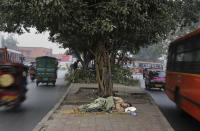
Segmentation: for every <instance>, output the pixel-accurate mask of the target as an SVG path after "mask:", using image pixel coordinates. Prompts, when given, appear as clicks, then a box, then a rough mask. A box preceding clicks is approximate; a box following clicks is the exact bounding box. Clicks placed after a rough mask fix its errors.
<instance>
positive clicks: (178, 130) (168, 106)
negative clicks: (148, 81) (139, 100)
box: [134, 75, 200, 131]
mask: <svg viewBox="0 0 200 131" xmlns="http://www.w3.org/2000/svg"><path fill="white" fill-rule="evenodd" d="M134 78H135V79H139V80H140V84H141V87H142V88H144V87H145V86H144V80H143V79H142V76H140V75H135V76H134ZM148 93H149V94H150V95H151V96H152V97H153V99H154V100H155V102H156V104H157V105H158V107H159V108H160V110H161V111H162V113H163V114H164V116H165V117H166V118H167V120H168V121H169V123H170V124H171V126H172V127H173V128H174V130H175V131H200V123H198V122H197V121H196V120H194V119H193V118H192V117H190V116H189V115H187V114H186V113H183V112H181V111H180V110H179V109H178V108H177V107H176V105H175V104H174V103H173V102H172V101H171V100H169V98H168V97H167V96H166V95H165V93H164V92H163V91H160V90H159V89H158V90H157V89H152V90H151V91H148Z"/></svg>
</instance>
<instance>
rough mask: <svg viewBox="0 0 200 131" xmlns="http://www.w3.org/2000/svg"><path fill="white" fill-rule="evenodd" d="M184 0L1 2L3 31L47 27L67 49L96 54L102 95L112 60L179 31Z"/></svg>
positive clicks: (109, 84)
mask: <svg viewBox="0 0 200 131" xmlns="http://www.w3.org/2000/svg"><path fill="white" fill-rule="evenodd" d="M180 3H181V4H184V3H183V0H180V1H179V0H177V1H174V0H139V1H136V0H29V1H27V0H2V1H0V30H2V31H6V32H16V33H19V34H20V33H23V32H24V31H28V29H29V28H30V27H35V28H36V29H37V30H38V32H43V31H49V32H50V39H51V40H52V41H56V42H59V43H61V44H62V45H63V47H68V48H71V49H73V50H76V49H79V51H80V52H81V51H83V50H85V51H88V52H90V53H92V54H93V55H94V57H95V61H96V62H95V63H96V74H97V80H98V83H99V93H100V95H101V96H109V95H113V91H112V89H113V84H112V78H111V77H112V74H111V66H110V58H111V56H112V55H113V53H116V52H117V51H119V50H122V51H124V50H125V51H129V52H135V50H137V49H139V48H140V47H141V46H145V45H149V44H152V43H156V42H157V41H159V40H160V39H161V38H163V37H166V34H168V32H170V31H171V30H173V29H175V27H176V24H177V22H178V21H179V20H178V18H180V17H178V16H179V12H180V11H179V10H180V9H179V10H178V8H177V7H178V6H179V5H181V4H180Z"/></svg>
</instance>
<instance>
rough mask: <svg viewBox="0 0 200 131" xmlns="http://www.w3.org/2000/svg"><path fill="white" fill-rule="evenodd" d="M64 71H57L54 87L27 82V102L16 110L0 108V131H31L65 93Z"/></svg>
mask: <svg viewBox="0 0 200 131" xmlns="http://www.w3.org/2000/svg"><path fill="white" fill-rule="evenodd" d="M64 74H65V72H64V71H58V79H57V82H56V87H52V86H48V87H47V86H45V85H41V86H39V87H36V84H35V83H34V82H29V84H28V89H29V91H28V93H27V100H26V101H25V102H24V103H23V104H22V106H21V108H20V109H18V110H13V109H8V108H4V107H2V108H0V131H31V130H32V129H33V128H34V127H35V126H36V124H37V123H38V122H39V121H40V120H41V119H42V118H43V117H44V116H45V115H46V114H47V113H48V111H49V110H50V109H52V107H53V106H54V105H55V104H56V103H57V102H58V101H59V99H60V98H61V97H62V95H63V93H64V92H65V91H66V89H67V88H66V84H65V82H64V79H63V77H64Z"/></svg>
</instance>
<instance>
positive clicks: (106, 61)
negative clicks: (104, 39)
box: [95, 44, 113, 97]
mask: <svg viewBox="0 0 200 131" xmlns="http://www.w3.org/2000/svg"><path fill="white" fill-rule="evenodd" d="M110 58H111V55H110V53H109V52H108V50H107V49H106V48H105V45H104V44H99V45H98V46H97V48H96V51H95V60H96V77H97V81H98V84H99V95H100V96H103V97H107V96H112V95H113V83H112V73H111V63H110Z"/></svg>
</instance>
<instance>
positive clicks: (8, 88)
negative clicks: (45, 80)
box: [0, 48, 28, 107]
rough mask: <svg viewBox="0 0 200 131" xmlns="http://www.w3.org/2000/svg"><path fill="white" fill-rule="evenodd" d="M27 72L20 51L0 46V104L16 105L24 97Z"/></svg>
mask: <svg viewBox="0 0 200 131" xmlns="http://www.w3.org/2000/svg"><path fill="white" fill-rule="evenodd" d="M27 72H28V67H27V66H25V65H24V64H23V55H22V54H21V52H18V51H15V50H10V49H6V48H0V106H13V107H16V106H18V105H20V104H21V102H23V101H24V100H25V99H26V96H25V95H26V92H27V89H26V85H27Z"/></svg>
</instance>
